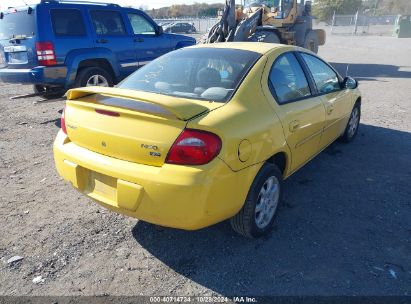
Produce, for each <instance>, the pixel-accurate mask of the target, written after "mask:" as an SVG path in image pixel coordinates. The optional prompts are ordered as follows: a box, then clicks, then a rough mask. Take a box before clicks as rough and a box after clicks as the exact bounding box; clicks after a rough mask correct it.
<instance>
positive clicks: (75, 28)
mask: <svg viewBox="0 0 411 304" xmlns="http://www.w3.org/2000/svg"><path fill="white" fill-rule="evenodd" d="M51 22H52V24H53V31H54V34H55V35H56V36H84V35H86V29H85V27H84V22H83V17H82V16H81V13H80V11H79V10H76V9H53V10H51Z"/></svg>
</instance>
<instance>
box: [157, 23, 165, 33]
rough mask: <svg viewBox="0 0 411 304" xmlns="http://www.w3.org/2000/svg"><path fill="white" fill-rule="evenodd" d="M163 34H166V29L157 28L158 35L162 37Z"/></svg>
mask: <svg viewBox="0 0 411 304" xmlns="http://www.w3.org/2000/svg"><path fill="white" fill-rule="evenodd" d="M162 33H164V29H163V27H162V26H161V25H159V26H158V27H157V35H158V36H160V35H161V34H162Z"/></svg>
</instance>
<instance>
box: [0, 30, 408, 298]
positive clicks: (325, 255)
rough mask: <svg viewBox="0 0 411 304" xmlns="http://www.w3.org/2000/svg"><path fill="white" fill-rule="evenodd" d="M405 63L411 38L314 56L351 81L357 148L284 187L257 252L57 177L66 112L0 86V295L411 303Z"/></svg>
mask: <svg viewBox="0 0 411 304" xmlns="http://www.w3.org/2000/svg"><path fill="white" fill-rule="evenodd" d="M410 54H411V39H403V40H400V39H395V38H389V37H356V38H351V37H338V36H332V37H330V38H329V41H328V42H327V45H326V46H324V47H323V48H321V51H320V55H322V56H323V57H324V58H325V59H327V60H328V61H330V62H333V63H334V64H335V66H336V67H337V68H338V69H340V70H342V71H343V73H344V74H345V70H346V64H347V63H350V67H349V74H351V75H353V76H355V77H357V78H358V79H359V80H360V88H361V90H362V93H363V120H362V125H361V128H360V131H359V132H360V133H359V136H358V137H357V138H356V140H355V142H353V143H352V144H349V145H342V144H339V143H335V144H333V145H332V146H330V147H329V148H328V149H327V150H326V151H324V152H323V153H321V154H320V155H319V156H318V157H317V158H315V159H314V160H313V161H312V162H310V163H309V164H308V165H306V166H305V167H304V168H303V169H301V170H300V171H299V172H297V173H296V174H295V175H293V176H292V177H291V178H290V179H288V180H287V181H286V182H285V188H286V190H285V198H284V204H283V206H282V208H281V209H280V214H279V216H278V218H277V222H276V224H275V229H274V231H273V233H272V234H271V235H269V236H267V237H265V238H263V239H259V240H247V239H243V238H241V237H238V236H237V235H235V234H234V233H233V232H232V231H231V229H230V227H229V224H228V223H227V222H224V223H221V224H218V225H215V226H213V227H210V228H207V229H203V230H201V231H196V232H185V231H178V230H172V229H161V228H158V227H155V226H153V225H150V224H146V223H143V222H139V221H137V220H134V219H131V218H126V217H124V216H120V215H117V214H114V213H112V212H109V211H107V210H105V209H103V208H101V207H99V206H97V205H96V204H94V203H92V202H90V200H88V199H87V198H85V197H84V196H82V195H81V194H79V193H77V192H76V191H75V190H73V189H72V188H71V187H70V186H69V185H68V184H67V183H65V182H63V181H62V180H61V179H60V178H59V177H58V176H57V174H56V172H55V169H54V164H53V155H52V143H53V139H54V137H55V135H56V132H57V130H58V126H59V118H60V112H59V111H60V110H61V109H62V108H63V104H64V102H63V101H57V102H53V103H37V104H35V103H34V102H36V101H39V99H38V98H27V99H22V100H14V101H12V100H9V97H11V96H13V95H16V94H22V93H30V87H27V86H19V85H10V84H3V85H1V86H0V113H1V114H0V115H1V117H0V139H1V140H0V189H1V196H0V225H1V238H0V258H1V261H2V262H0V295H54V296H57V295H104V294H106V295H107V294H109V295H212V294H214V295H215V294H220V295H254V296H261V295H410V294H411V222H410V219H411V199H410V198H411V189H410V186H409V185H410V181H411V156H410V155H411V133H410V132H411V112H410V109H411V55H410ZM13 256H21V257H23V259H22V260H21V261H19V262H15V263H11V264H8V263H7V260H8V259H9V258H11V257H13ZM39 276H41V278H38V277H39ZM35 278H36V280H37V281H36V280H35V282H37V283H33V279H35Z"/></svg>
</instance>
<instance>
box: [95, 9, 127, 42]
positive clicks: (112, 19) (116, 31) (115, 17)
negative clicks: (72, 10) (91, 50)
mask: <svg viewBox="0 0 411 304" xmlns="http://www.w3.org/2000/svg"><path fill="white" fill-rule="evenodd" d="M90 15H91V20H92V21H93V25H94V29H95V31H96V34H97V35H100V36H122V35H126V30H125V29H124V22H123V18H122V16H121V14H120V13H119V12H116V11H91V12H90Z"/></svg>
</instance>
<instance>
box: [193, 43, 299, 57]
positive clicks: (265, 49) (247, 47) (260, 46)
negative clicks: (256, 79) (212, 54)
mask: <svg viewBox="0 0 411 304" xmlns="http://www.w3.org/2000/svg"><path fill="white" fill-rule="evenodd" d="M190 48H219V49H234V50H244V51H252V52H255V53H260V54H267V53H269V52H271V51H273V50H275V49H290V48H292V46H289V45H284V44H277V43H265V42H251V41H250V42H224V43H210V44H197V45H195V46H191V47H190Z"/></svg>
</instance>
